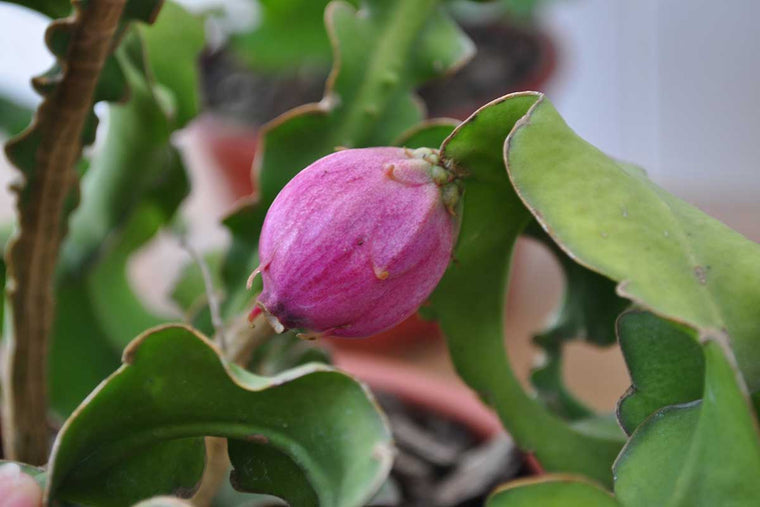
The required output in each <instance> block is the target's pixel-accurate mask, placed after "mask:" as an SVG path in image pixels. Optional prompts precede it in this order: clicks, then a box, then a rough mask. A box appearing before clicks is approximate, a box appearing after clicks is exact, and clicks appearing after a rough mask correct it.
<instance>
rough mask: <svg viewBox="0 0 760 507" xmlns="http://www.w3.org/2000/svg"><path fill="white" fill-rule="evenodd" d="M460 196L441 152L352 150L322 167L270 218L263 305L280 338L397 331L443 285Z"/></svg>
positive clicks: (292, 189)
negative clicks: (285, 333)
mask: <svg viewBox="0 0 760 507" xmlns="http://www.w3.org/2000/svg"><path fill="white" fill-rule="evenodd" d="M460 196H461V187H460V186H459V182H458V181H457V180H456V178H455V177H454V175H453V174H452V173H451V172H450V171H448V170H447V169H445V168H444V167H443V166H442V165H441V163H440V158H439V155H438V152H437V151H436V150H431V149H428V148H421V149H417V150H408V149H405V148H364V149H349V150H343V151H339V152H336V153H333V154H331V155H328V156H326V157H324V158H321V159H319V160H317V161H316V162H314V163H313V164H311V165H310V166H309V167H307V168H306V169H304V170H303V171H301V172H300V173H298V174H297V175H296V176H295V177H294V178H293V179H292V180H291V181H290V182H289V183H288V184H287V185H286V186H285V187H284V188H283V189H282V191H281V192H280V194H279V195H278V196H277V198H276V199H275V200H274V202H273V203H272V205H271V207H270V208H269V211H268V212H267V216H266V219H265V220H264V225H263V228H262V231H261V237H260V240H259V257H260V259H261V265H260V268H259V269H260V273H261V275H262V280H263V291H262V293H261V295H260V296H259V297H258V300H257V306H258V307H261V309H262V310H263V312H264V314H265V315H266V316H267V319H268V320H269V322H270V323H271V324H273V327H275V329H278V330H280V331H281V330H284V329H292V328H296V329H301V330H304V331H305V332H306V333H308V334H311V335H314V334H319V335H325V334H330V335H333V336H344V337H362V336H369V335H372V334H375V333H378V332H380V331H383V330H385V329H388V328H390V327H392V326H394V325H395V324H397V323H399V322H401V321H402V320H404V319H405V318H407V317H409V316H410V315H411V314H413V313H414V312H415V311H416V310H417V308H418V307H419V306H420V305H421V304H422V303H423V302H424V301H425V300H426V299H427V298H428V296H429V295H430V293H431V292H432V291H433V289H434V288H435V286H436V285H437V284H438V282H439V281H440V279H441V277H442V276H443V273H444V271H445V270H446V267H447V266H448V264H449V260H450V259H451V253H452V249H453V246H454V242H455V238H456V234H457V230H458V222H459V220H458V216H457V215H458V214H457V213H456V209H457V204H458V201H459V198H460ZM254 274H255V273H254Z"/></svg>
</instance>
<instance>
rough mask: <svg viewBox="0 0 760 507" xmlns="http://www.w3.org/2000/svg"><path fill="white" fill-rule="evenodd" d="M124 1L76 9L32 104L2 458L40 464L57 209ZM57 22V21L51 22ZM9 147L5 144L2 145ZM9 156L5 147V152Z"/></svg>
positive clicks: (12, 261)
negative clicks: (38, 100) (63, 50)
mask: <svg viewBox="0 0 760 507" xmlns="http://www.w3.org/2000/svg"><path fill="white" fill-rule="evenodd" d="M125 3H126V0H107V1H106V0H101V1H96V2H88V3H87V4H86V7H81V6H78V7H77V12H76V17H75V18H74V20H73V21H72V22H71V28H72V31H71V39H70V42H69V47H68V52H67V55H66V58H65V60H64V61H62V62H61V64H62V69H63V77H62V79H61V81H60V83H59V84H58V85H57V86H56V87H55V88H54V89H53V90H52V91H51V93H50V94H49V95H48V96H47V97H46V98H45V100H44V101H43V102H42V104H41V105H40V107H39V110H38V112H37V122H36V124H35V125H34V130H28V131H27V133H26V135H25V138H24V137H22V139H25V140H27V141H28V140H29V139H30V136H33V135H35V136H37V140H38V144H37V146H36V150H35V152H34V157H35V166H34V167H33V171H27V172H26V174H25V175H26V177H27V185H28V186H27V187H26V188H21V189H19V190H18V192H19V200H18V210H19V223H20V228H19V234H18V236H17V237H16V238H15V240H14V241H13V243H12V245H11V247H10V249H9V251H8V275H9V276H8V293H9V298H10V303H11V316H10V317H11V319H10V320H11V322H12V324H11V325H12V332H11V333H10V339H9V342H8V354H7V363H6V365H5V370H4V381H3V390H4V396H3V404H4V406H3V443H4V448H5V450H6V453H7V457H8V458H10V459H14V460H19V461H24V462H27V463H30V464H34V465H41V464H44V463H45V462H46V461H47V456H48V450H49V431H48V427H47V406H48V400H47V375H46V373H47V349H48V337H49V334H50V330H51V327H52V322H53V316H54V298H53V275H54V272H55V267H56V262H57V258H58V251H59V248H60V243H61V240H62V237H63V230H64V218H63V217H64V206H65V202H66V199H67V197H68V196H69V194H70V193H71V191H72V189H73V188H75V186H76V183H77V176H76V172H75V170H74V165H75V164H76V162H77V160H78V159H79V157H80V155H81V151H82V141H81V137H82V130H83V129H84V126H85V122H86V121H87V116H88V114H89V112H90V108H91V106H92V101H93V94H94V92H95V88H96V85H97V82H98V77H99V75H100V71H101V69H102V67H103V64H104V62H105V60H106V58H107V56H108V54H109V51H110V49H111V45H112V41H113V37H114V34H115V33H116V30H117V28H118V26H119V20H120V18H121V14H122V11H123V9H124V5H125ZM56 23H60V22H56ZM9 147H10V145H9ZM9 153H10V151H9Z"/></svg>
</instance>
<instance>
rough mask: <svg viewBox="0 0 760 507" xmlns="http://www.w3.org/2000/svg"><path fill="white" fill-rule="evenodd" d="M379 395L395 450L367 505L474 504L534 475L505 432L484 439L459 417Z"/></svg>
mask: <svg viewBox="0 0 760 507" xmlns="http://www.w3.org/2000/svg"><path fill="white" fill-rule="evenodd" d="M376 396H377V399H378V401H379V403H380V405H381V406H382V407H383V409H384V411H385V413H386V414H387V416H388V420H389V421H390V425H391V429H392V432H393V437H394V440H395V442H396V447H397V455H396V459H395V461H394V465H393V469H392V471H391V474H390V478H389V480H388V482H387V483H386V484H385V486H384V487H383V488H382V489H381V491H380V493H379V494H378V495H377V496H376V497H375V499H374V501H373V502H371V503H370V504H369V505H372V506H388V507H390V506H403V507H423V506H432V505H434V506H436V507H475V506H480V505H483V504H484V502H485V499H486V497H487V496H488V495H489V494H490V493H491V492H492V491H493V490H494V489H495V488H496V487H497V486H499V485H500V484H503V483H504V482H507V481H509V480H512V479H514V478H515V477H519V476H524V475H529V474H530V471H529V470H528V468H527V467H526V466H525V462H524V459H523V455H522V454H521V453H520V452H519V451H518V450H517V448H516V447H515V445H514V442H513V441H512V439H511V438H510V437H509V436H507V435H506V434H501V435H499V436H497V437H494V438H492V439H490V440H486V441H482V440H481V439H479V438H478V437H477V436H476V435H475V434H474V433H473V432H472V431H471V430H470V429H469V428H467V427H466V426H463V425H462V424H459V423H457V422H456V421H452V420H450V419H443V418H441V417H440V416H439V415H437V414H434V413H431V412H429V411H425V410H422V409H420V408H418V407H415V406H412V405H409V404H407V403H404V402H403V401H401V400H400V399H399V398H397V397H395V396H392V395H388V394H384V393H379V394H377V395H376Z"/></svg>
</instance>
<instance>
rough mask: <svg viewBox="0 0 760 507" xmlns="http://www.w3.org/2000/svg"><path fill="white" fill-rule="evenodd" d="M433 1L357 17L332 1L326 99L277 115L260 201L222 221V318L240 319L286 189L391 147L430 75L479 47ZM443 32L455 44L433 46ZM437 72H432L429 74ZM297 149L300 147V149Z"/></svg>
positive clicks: (373, 8)
mask: <svg viewBox="0 0 760 507" xmlns="http://www.w3.org/2000/svg"><path fill="white" fill-rule="evenodd" d="M436 3H437V2H436V0H403V1H402V0H384V1H379V0H368V1H366V2H363V4H362V8H361V9H359V10H356V9H355V8H354V7H352V6H351V5H349V4H347V3H345V2H340V1H336V2H332V3H331V4H330V5H329V6H328V8H327V11H326V12H325V20H326V21H325V22H326V25H327V31H328V34H329V36H330V40H331V41H332V43H333V47H334V52H335V58H334V61H335V64H334V67H333V70H332V73H331V75H330V79H329V80H328V84H327V90H326V92H325V97H324V99H323V100H322V101H321V102H319V103H316V104H307V105H304V106H301V107H299V108H296V109H294V110H291V111H290V112H288V113H285V114H284V115H282V116H280V117H279V118H277V119H275V120H274V121H272V122H271V123H269V124H267V126H266V127H265V128H264V129H263V131H262V138H261V139H262V141H261V143H260V146H259V154H258V158H257V162H256V163H257V167H258V175H259V201H258V202H257V203H255V204H253V203H246V205H244V206H242V207H241V208H240V209H238V210H237V211H236V213H235V214H233V215H232V216H231V217H230V218H228V219H227V220H226V221H225V225H226V226H227V227H228V229H229V230H230V232H231V234H232V247H231V250H230V256H229V258H228V261H227V263H226V264H227V266H226V267H225V268H224V280H225V284H226V289H227V293H228V295H229V299H228V301H227V302H226V303H225V312H226V313H234V312H236V311H241V310H242V309H243V308H244V307H245V305H246V304H247V303H248V302H249V300H250V297H251V296H250V293H249V292H247V291H246V289H245V281H246V279H247V275H248V273H250V272H251V271H252V270H253V268H255V267H256V245H257V239H258V236H259V233H260V230H261V225H262V223H263V221H264V216H265V214H266V210H267V209H268V207H269V205H270V204H271V202H272V201H273V200H274V198H275V196H276V195H277V194H278V193H279V191H280V189H282V187H283V186H285V184H286V183H287V182H288V181H290V179H291V178H293V176H295V175H296V174H297V173H298V172H299V171H300V170H302V169H304V168H305V167H306V166H308V165H309V164H311V163H312V162H314V161H315V160H317V159H319V158H320V157H323V156H325V155H328V154H330V153H332V152H333V151H334V150H335V148H336V147H339V146H343V147H347V148H356V147H363V146H388V145H391V144H392V143H393V141H394V140H396V139H397V138H398V137H399V136H400V135H401V134H402V133H403V132H404V131H406V130H407V129H408V128H410V127H411V126H413V125H415V124H417V123H418V122H419V121H420V120H421V119H422V117H423V111H422V106H421V105H420V103H419V101H418V99H417V98H416V96H415V95H413V93H412V90H414V89H415V88H416V87H417V86H418V85H419V84H421V81H422V80H425V79H428V78H429V77H431V75H432V73H433V71H435V73H436V74H438V75H440V74H442V73H445V72H447V71H449V70H452V69H454V68H456V67H458V66H459V65H461V64H462V63H463V62H465V61H466V60H467V59H468V58H469V57H470V55H471V54H472V51H473V47H472V42H470V40H469V39H468V38H467V37H466V36H465V35H464V33H463V32H462V31H461V30H459V29H458V28H456V27H455V25H453V24H452V22H451V20H450V19H449V18H448V17H447V16H446V14H445V13H444V12H443V11H442V10H436V5H435V4H436ZM442 32H445V33H446V34H448V35H447V36H448V37H449V38H450V43H448V44H445V45H442V46H436V45H435V44H434V43H433V42H431V41H429V39H431V38H432V40H433V41H436V40H439V38H440V36H441V33H442ZM431 69H432V70H431ZM294 146H298V149H297V150H296V149H293V147H294Z"/></svg>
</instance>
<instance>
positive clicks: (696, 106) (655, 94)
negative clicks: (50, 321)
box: [0, 0, 760, 409]
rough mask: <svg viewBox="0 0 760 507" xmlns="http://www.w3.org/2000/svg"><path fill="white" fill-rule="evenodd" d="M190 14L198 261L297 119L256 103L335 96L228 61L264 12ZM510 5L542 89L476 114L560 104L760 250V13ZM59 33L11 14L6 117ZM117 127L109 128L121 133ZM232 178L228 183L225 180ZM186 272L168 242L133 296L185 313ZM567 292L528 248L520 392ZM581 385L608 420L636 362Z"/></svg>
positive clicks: (438, 95) (439, 92) (514, 310)
mask: <svg viewBox="0 0 760 507" xmlns="http://www.w3.org/2000/svg"><path fill="white" fill-rule="evenodd" d="M180 3H182V4H183V5H185V6H187V7H188V8H190V9H191V10H193V11H195V12H199V13H206V14H209V20H208V24H209V35H210V37H209V45H210V48H211V50H209V51H208V52H207V54H206V55H205V56H204V58H203V62H202V64H203V68H204V76H205V77H204V89H205V91H206V102H207V105H208V106H209V107H208V109H209V110H210V113H207V114H205V115H203V116H202V117H201V118H199V119H198V120H196V121H195V122H194V123H193V124H191V125H190V126H189V127H188V128H186V129H185V131H183V132H180V133H179V134H178V138H177V143H178V145H179V146H180V147H181V148H182V150H183V155H184V157H185V159H186V162H187V163H188V166H189V168H190V171H191V173H192V179H193V189H194V193H193V195H192V196H191V198H190V199H189V200H188V201H187V202H186V203H185V204H184V210H183V213H184V214H185V216H186V217H187V218H188V220H187V222H188V224H190V225H191V229H190V240H191V241H192V243H193V244H194V246H195V247H196V248H198V249H199V250H206V249H209V248H212V247H214V246H218V245H222V244H224V243H225V241H227V237H226V233H225V231H224V230H223V228H222V227H221V226H220V225H219V219H220V218H221V217H222V216H224V214H225V213H226V212H228V211H229V210H230V208H231V206H232V203H233V202H234V200H235V199H236V198H239V197H241V196H242V195H245V194H246V193H248V192H250V189H249V188H247V186H246V185H247V181H246V178H247V168H248V167H249V166H250V163H251V159H252V157H253V153H254V151H255V132H256V127H257V125H258V124H260V123H261V122H263V121H264V120H266V119H269V117H271V116H273V115H275V114H277V113H279V112H282V111H279V110H270V109H268V108H267V106H266V105H262V103H261V101H259V102H257V101H256V100H255V98H256V96H263V97H265V99H266V100H265V102H267V103H269V104H270V105H271V104H274V103H278V104H280V105H281V107H282V108H283V110H284V109H287V108H289V107H292V106H295V105H297V104H299V103H302V102H306V101H311V100H318V99H319V97H320V96H321V92H322V81H321V78H320V79H319V80H317V81H316V85H315V84H313V83H311V82H308V80H305V81H303V82H301V81H299V86H295V87H294V85H293V83H289V84H287V86H286V85H284V84H283V83H282V82H272V81H267V80H261V79H258V78H257V77H256V76H253V75H251V74H249V73H246V72H244V71H242V70H240V69H238V68H237V67H236V66H235V63H234V62H232V61H231V60H230V58H229V57H228V55H226V54H225V53H224V52H220V51H217V49H219V48H221V47H223V45H224V41H225V38H226V36H227V34H229V33H230V32H235V31H238V30H246V28H247V27H249V26H252V25H255V23H256V20H257V15H258V10H257V8H256V5H255V2H253V1H252V0H229V1H222V0H219V1H213V0H203V1H201V0H183V1H181V2H180ZM511 3H513V4H515V11H514V25H513V27H512V28H511V29H510V30H509V31H508V32H507V33H506V34H505V35H504V36H505V37H506V38H507V40H509V41H512V43H513V47H520V48H524V52H523V53H520V54H519V55H517V56H514V55H512V56H510V58H512V60H510V61H509V62H507V63H506V64H504V65H508V66H511V67H510V68H512V69H513V70H514V69H516V68H522V67H521V66H525V67H526V68H528V69H529V72H527V74H528V75H527V76H523V77H521V78H520V79H515V80H514V81H510V82H507V81H504V83H503V85H501V86H502V89H496V90H493V89H484V90H482V94H483V96H478V97H475V98H473V100H478V101H479V102H477V104H482V103H485V102H486V101H487V100H489V99H491V98H495V97H497V96H499V95H501V94H502V93H504V92H507V91H511V90H514V89H523V88H528V89H534V88H538V89H541V90H543V91H546V92H547V93H548V95H549V98H550V99H551V100H552V101H553V102H554V104H555V105H556V106H557V108H558V110H559V111H560V113H561V114H562V115H563V116H564V118H565V119H566V120H567V122H568V123H569V125H570V126H571V127H573V128H574V129H575V130H576V131H577V132H578V134H580V135H581V136H582V137H583V138H585V139H586V140H587V141H589V142H591V143H592V144H594V145H596V146H597V147H599V148H600V149H602V150H603V151H605V152H607V153H609V154H610V155H613V156H615V157H617V158H621V159H625V160H628V161H631V162H635V163H637V164H639V165H641V166H643V167H645V168H646V169H647V170H648V172H649V174H650V176H651V177H652V179H654V180H655V181H656V182H658V183H659V184H661V185H662V186H664V187H665V188H667V189H668V190H670V191H671V192H672V193H674V194H676V195H678V196H680V197H682V198H684V199H686V200H688V201H690V202H692V203H694V204H696V205H697V206H699V207H700V208H702V209H703V210H705V211H707V212H708V213H710V214H712V215H713V216H716V217H718V218H719V219H720V220H722V221H724V222H725V223H727V224H728V225H730V226H731V227H733V228H735V229H737V230H739V231H740V232H741V233H743V234H744V235H745V236H747V237H749V238H750V239H753V240H755V241H759V240H760V199H759V198H758V197H757V194H758V191H760V171H758V168H757V164H758V160H760V143H758V141H757V138H758V134H760V115H759V114H758V111H760V95H759V94H758V90H760V32H758V30H757V27H756V20H757V19H759V18H760V3H758V2H756V1H755V0H731V1H729V2H720V3H716V2H708V1H707V0H669V1H667V2H663V1H657V0H638V1H636V2H610V1H608V0H554V1H550V0H545V1H543V2H535V1H534V2H519V1H517V2H511ZM523 4H525V5H528V6H527V7H525V6H524V5H523ZM465 17H466V16H465ZM46 24H47V20H46V19H45V18H44V17H42V16H40V15H38V14H35V13H32V12H31V11H28V10H25V9H22V8H20V7H16V6H12V5H9V4H4V3H0V97H2V102H0V107H2V108H8V107H12V106H11V104H13V105H17V106H21V107H22V108H33V107H34V106H35V105H36V104H37V102H38V100H39V97H38V96H37V95H36V94H35V93H34V92H33V91H32V89H31V87H30V85H29V79H30V77H31V76H33V75H36V74H39V73H40V72H42V71H44V70H45V69H46V68H48V67H49V65H50V64H51V63H52V58H51V56H50V54H49V53H48V51H47V50H46V49H45V47H44V44H43V33H44V29H45V27H46ZM480 35H482V37H483V41H485V42H488V41H489V40H490V38H493V37H498V36H499V35H498V34H496V35H494V33H491V32H486V33H485V34H480ZM473 38H475V37H474V36H473ZM476 42H479V41H478V40H476ZM484 58H488V59H487V60H483V61H482V62H481V64H480V65H481V68H482V70H481V74H483V75H485V74H488V72H489V71H490V69H493V68H494V67H498V65H500V64H499V63H498V61H500V58H501V53H500V51H499V46H498V44H497V45H496V47H495V49H494V48H491V49H489V51H488V52H487V54H486V55H485V56H484ZM539 60H540V61H539ZM495 62H496V63H495ZM498 79H499V78H498V77H497V82H498ZM456 86H459V87H464V88H468V87H469V89H472V88H473V87H477V86H478V83H477V82H475V83H466V82H465V83H459V84H456V85H451V86H448V85H447V86H444V87H443V88H441V87H438V88H437V89H436V87H435V86H431V87H429V88H430V89H426V90H424V92H425V94H426V95H425V96H426V98H428V99H429V100H430V102H431V110H433V111H434V112H436V113H438V112H441V113H442V114H448V115H454V116H464V115H466V114H467V113H469V112H471V110H472V108H470V109H469V110H466V109H467V107H464V108H463V109H462V110H458V111H439V110H438V109H436V106H435V103H436V101H437V100H439V99H442V100H444V101H445V99H446V96H447V94H449V93H453V92H452V91H451V90H453V89H454V88H455V87H456ZM498 86H500V85H497V88H498ZM262 90H263V91H262ZM277 90H280V92H279V93H278V92H277ZM293 90H296V91H297V94H296V93H294V92H293ZM489 93H490V95H489ZM262 94H263V95H262ZM252 96H253V98H252ZM302 98H303V99H304V100H301V99H302ZM278 101H279V102H278ZM477 104H475V105H477ZM472 107H474V105H472ZM275 109H276V108H275ZM264 110H265V111H264ZM98 111H99V112H100V113H102V112H103V111H104V109H102V110H100V109H99V110H98ZM101 116H105V115H101ZM102 119H103V120H104V121H103V124H106V123H107V118H102ZM93 149H97V146H96V147H95V148H93ZM222 173H224V174H225V175H224V176H220V174H222ZM13 177H14V170H13V169H12V168H11V167H9V165H8V162H7V161H6V160H5V159H4V158H3V156H2V155H0V187H2V191H1V192H0V222H6V221H8V220H10V219H11V217H12V214H13V203H12V199H11V196H10V194H9V192H7V186H8V183H9V182H10V181H11V180H12V179H13ZM186 261H187V254H186V253H185V252H184V251H183V250H182V249H181V248H180V247H179V245H177V244H176V241H175V240H173V239H172V238H170V237H169V236H168V235H162V236H160V237H159V238H158V239H157V240H156V241H154V242H153V243H152V244H151V245H149V246H148V247H146V248H145V249H143V251H141V252H140V254H139V255H137V256H135V258H134V259H133V260H132V263H131V267H130V270H131V272H132V274H133V283H134V284H135V286H136V288H137V289H138V290H139V291H140V292H141V293H142V294H143V295H144V296H145V297H146V298H147V299H148V300H149V301H151V303H152V304H154V305H158V306H159V307H160V308H165V309H166V310H167V311H169V312H172V311H174V312H176V309H175V308H173V307H172V306H171V304H170V303H169V302H168V298H167V297H166V294H167V292H168V291H169V288H170V287H171V285H172V282H173V279H174V277H176V275H177V273H178V272H179V270H180V269H181V266H182V264H183V263H185V262H186ZM561 289H562V278H561V271H560V269H559V267H558V266H557V265H556V263H555V262H554V261H553V259H552V258H551V256H550V254H549V253H548V252H546V251H544V250H543V248H542V247H540V246H538V245H536V244H534V243H531V242H529V241H524V242H522V243H521V245H520V249H519V250H518V252H517V254H516V263H515V273H514V283H513V287H512V297H511V298H510V304H509V309H508V314H507V328H508V330H507V333H508V336H509V339H508V346H509V348H510V350H511V352H512V361H513V364H514V367H515V369H516V371H517V372H518V374H519V375H520V377H521V378H524V379H525V378H527V377H528V375H529V371H530V368H531V365H532V364H533V362H534V361H535V353H534V350H533V349H532V347H531V344H530V336H531V334H532V333H535V332H536V331H538V330H539V329H540V328H541V327H542V325H543V323H544V322H545V320H546V319H547V317H548V316H549V315H550V313H551V311H552V309H554V308H555V307H556V305H557V304H558V302H559V299H560V297H561ZM383 353H385V354H388V355H396V356H404V357H406V358H407V359H409V360H412V361H414V362H416V363H419V364H422V365H424V366H425V367H427V368H428V369H429V371H431V372H432V374H433V375H440V376H441V377H452V376H453V372H452V370H451V367H450V365H449V362H448V358H447V356H446V352H445V347H444V346H443V344H442V342H440V341H424V342H422V343H421V344H418V345H417V346H416V347H411V346H410V347H402V348H401V349H398V348H395V349H388V350H385V351H383ZM566 376H567V379H568V383H569V385H570V386H571V387H573V388H574V389H575V390H576V391H577V393H578V394H579V396H580V398H582V399H583V400H585V401H587V402H588V403H589V404H591V405H592V406H594V407H597V408H604V409H610V408H612V407H614V404H615V402H616V400H617V398H618V397H619V396H620V394H621V393H622V392H623V391H624V390H625V388H626V387H627V386H628V384H629V380H628V378H627V375H626V373H625V369H624V366H623V364H622V358H621V357H620V354H619V352H618V351H617V350H616V349H614V348H612V349H607V350H603V351H600V350H596V349H591V348H590V347H586V346H584V345H581V344H578V345H571V346H570V347H569V350H568V365H567V369H566ZM600 379H604V381H601V380H600Z"/></svg>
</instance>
